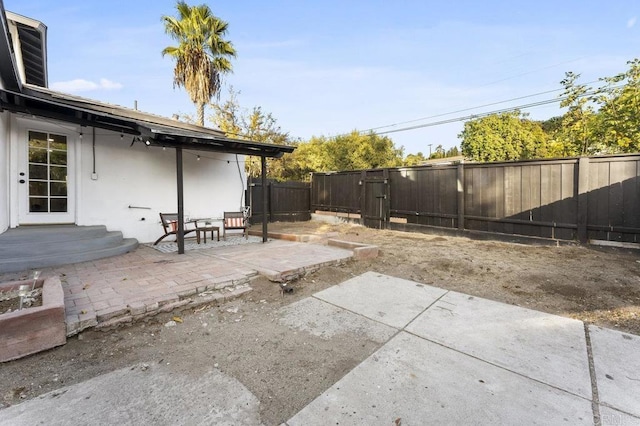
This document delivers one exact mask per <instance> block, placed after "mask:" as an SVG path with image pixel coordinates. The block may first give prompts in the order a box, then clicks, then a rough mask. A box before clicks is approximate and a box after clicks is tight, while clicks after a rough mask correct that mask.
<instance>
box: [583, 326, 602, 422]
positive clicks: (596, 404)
mask: <svg viewBox="0 0 640 426" xmlns="http://www.w3.org/2000/svg"><path fill="white" fill-rule="evenodd" d="M582 324H583V326H584V338H585V340H586V344H587V361H588V362H589V376H590V377H591V409H592V410H593V424H594V425H595V426H600V425H601V424H602V418H601V417H600V396H599V395H598V379H597V378H596V366H595V363H594V361H593V348H592V347H591V335H590V334H589V326H588V325H587V324H586V323H582Z"/></svg>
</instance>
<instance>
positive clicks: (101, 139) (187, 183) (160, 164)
mask: <svg viewBox="0 0 640 426" xmlns="http://www.w3.org/2000/svg"><path fill="white" fill-rule="evenodd" d="M96 133H97V136H96V149H95V159H96V174H97V179H95V180H94V179H92V174H93V149H92V141H91V131H90V130H89V131H85V132H84V137H83V139H82V142H81V144H80V145H81V146H80V156H81V159H82V160H81V171H80V173H79V176H78V180H79V184H80V185H79V191H78V199H77V205H78V220H77V223H78V225H106V226H107V229H109V230H119V231H122V233H123V234H124V236H125V237H132V238H137V239H138V240H139V241H140V242H153V241H155V240H156V239H157V238H158V237H159V236H160V235H162V227H161V225H160V217H159V213H160V212H162V213H175V212H177V208H178V207H177V181H176V152H175V150H174V149H169V148H167V149H166V150H163V149H162V148H155V147H147V146H145V145H143V144H142V143H140V142H136V143H135V144H134V145H133V146H130V145H131V139H132V137H131V136H126V135H125V136H124V137H122V138H121V137H120V134H117V133H110V132H108V131H104V130H100V129H96ZM197 155H200V160H198V159H197ZM239 160H240V162H241V163H240V165H241V167H240V169H241V171H242V180H241V177H240V175H239V173H238V168H237V165H236V163H235V161H236V158H235V155H229V154H214V153H207V152H193V151H183V167H184V209H185V214H188V215H189V216H190V217H191V218H196V217H198V218H203V217H213V218H221V217H222V213H223V212H224V211H237V210H238V209H239V208H240V207H241V205H242V202H243V200H244V198H243V188H244V185H246V183H243V182H246V177H245V175H244V167H243V163H242V161H244V159H243V158H242V156H239ZM130 206H131V207H143V209H140V208H131V207H130Z"/></svg>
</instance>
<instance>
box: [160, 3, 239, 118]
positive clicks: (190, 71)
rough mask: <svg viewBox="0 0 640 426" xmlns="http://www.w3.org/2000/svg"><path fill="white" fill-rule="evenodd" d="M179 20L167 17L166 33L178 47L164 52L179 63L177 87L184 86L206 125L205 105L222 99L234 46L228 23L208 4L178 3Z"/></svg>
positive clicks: (166, 48)
mask: <svg viewBox="0 0 640 426" xmlns="http://www.w3.org/2000/svg"><path fill="white" fill-rule="evenodd" d="M176 8H177V10H178V17H173V16H163V17H162V21H163V23H164V28H165V32H166V33H167V34H168V35H169V36H170V37H171V38H172V39H174V40H175V41H177V42H178V45H177V46H168V47H165V48H164V49H163V50H162V56H165V55H169V56H171V57H172V58H174V59H175V60H176V66H175V68H174V75H173V85H174V87H176V86H178V87H184V88H185V89H186V90H187V93H188V94H189V96H190V98H191V101H192V102H193V103H194V104H195V105H196V109H197V121H198V124H200V125H201V126H203V125H204V106H205V105H206V104H207V103H208V102H210V101H211V98H213V97H214V96H215V97H218V96H219V94H220V87H221V82H222V75H223V74H226V73H229V72H231V71H232V65H231V61H230V58H232V57H235V55H236V50H235V48H234V47H233V44H232V43H231V42H229V41H227V40H225V39H224V38H223V37H224V36H225V35H226V33H227V29H228V23H227V22H225V21H223V20H221V19H219V18H218V17H216V16H215V15H213V13H212V12H211V9H210V8H209V6H207V5H204V4H203V5H200V6H189V5H187V4H186V3H185V2H183V1H178V3H177V5H176Z"/></svg>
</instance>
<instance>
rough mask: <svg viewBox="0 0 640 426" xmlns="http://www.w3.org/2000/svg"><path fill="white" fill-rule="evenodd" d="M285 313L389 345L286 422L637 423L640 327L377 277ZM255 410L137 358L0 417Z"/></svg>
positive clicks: (132, 416)
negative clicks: (630, 330) (622, 327)
mask: <svg viewBox="0 0 640 426" xmlns="http://www.w3.org/2000/svg"><path fill="white" fill-rule="evenodd" d="M143 253H146V252H143ZM203 258H207V259H209V260H211V258H215V256H211V255H210V254H209V255H206V256H203ZM279 314H280V317H279V321H280V322H281V323H283V324H286V325H287V326H289V327H290V328H292V329H297V330H300V331H302V332H308V333H311V334H313V335H315V336H318V337H319V338H330V337H331V336H335V335H339V334H345V335H349V334H350V333H351V334H352V333H358V334H362V335H364V336H367V338H368V339H371V340H372V341H375V342H378V343H380V344H381V347H380V349H379V350H377V351H376V352H375V353H373V354H372V355H371V356H369V357H368V358H367V359H366V360H364V361H363V362H362V363H361V364H359V365H358V366H357V367H356V368H354V369H353V370H352V371H351V372H349V373H348V374H347V375H345V376H344V377H343V378H342V379H340V380H339V381H338V382H337V383H335V384H334V385H333V386H331V387H330V388H329V389H327V390H326V391H325V392H323V393H322V394H321V395H320V396H318V397H317V398H316V399H315V400H314V401H312V402H311V403H310V404H308V405H307V406H306V407H305V408H303V409H302V410H301V411H300V412H298V413H297V414H296V415H295V416H293V417H292V418H291V419H289V420H288V421H287V422H286V424H287V425H289V426H297V425H326V424H340V425H362V424H383V425H384V424H388V425H394V424H395V425H404V426H407V425H423V424H487V425H488V424H545V425H546V424H571V425H573V424H586V425H640V397H639V396H638V395H640V377H639V373H638V371H640V368H639V362H638V359H639V358H638V353H640V336H635V335H631V334H626V333H620V332H617V331H614V330H608V329H603V328H600V327H591V326H585V325H583V324H582V323H580V322H578V321H575V320H572V319H569V318H563V317H558V316H554V315H549V314H545V313H540V312H537V311H532V310H529V309H524V308H520V307H516V306H511V305H506V304H502V303H497V302H493V301H490V300H486V299H481V298H477V297H473V296H468V295H464V294H461V293H456V292H450V291H447V290H443V289H439V288H435V287H431V286H426V285H423V284H418V283H415V282H412V281H407V280H401V279H396V278H393V277H388V276H385V275H381V274H377V273H375V272H368V273H365V274H363V275H361V276H359V277H356V278H353V279H351V280H348V281H345V282H344V283H342V284H339V285H337V286H333V287H330V288H328V289H325V290H323V291H321V292H319V293H316V294H315V295H314V296H312V297H309V298H306V299H302V300H299V301H297V302H295V303H293V304H291V305H288V306H285V307H283V308H282V309H281V310H280V311H279ZM214 388H215V390H216V391H215V392H214V391H211V390H212V389H214ZM185 389H188V391H187V392H185ZM220 389H221V391H220ZM227 392H228V395H227ZM185 395H187V396H186V397H184V396H185ZM60 407H63V409H60ZM68 413H75V417H72V418H71V419H70V416H69V414H68ZM78 413H80V415H81V416H85V417H78ZM256 413H257V400H256V399H255V397H254V396H253V395H251V394H250V392H249V391H248V390H247V389H246V388H244V387H243V386H242V385H241V384H239V383H238V382H237V381H235V380H233V379H232V378H229V377H226V376H224V375H222V374H221V373H220V372H219V371H217V370H212V371H210V372H208V373H207V374H204V375H202V374H200V373H198V374H196V375H191V374H188V373H187V375H185V373H184V372H173V371H171V370H168V367H166V366H156V367H154V368H149V370H148V371H147V368H145V366H141V365H136V366H133V367H132V368H130V369H127V370H120V371H116V372H113V373H109V374H106V375H104V376H100V377H96V378H94V379H91V380H89V381H87V382H85V383H81V384H77V385H73V386H70V387H67V388H63V389H60V390H57V391H54V392H51V393H49V394H46V395H43V396H41V397H39V398H36V399H33V400H30V401H26V402H24V403H22V404H19V405H16V406H12V407H9V408H7V409H4V410H0V425H4V424H12V425H13V424H35V423H38V422H40V421H43V420H44V419H46V421H47V423H48V424H60V425H67V424H85V423H86V424H112V423H121V424H139V423H140V422H142V423H154V424H214V423H215V424H257V423H258V422H259V419H258V418H257V417H256ZM112 416H116V417H112ZM183 416H184V417H183ZM219 422H220V423H219ZM225 422H226V423H225Z"/></svg>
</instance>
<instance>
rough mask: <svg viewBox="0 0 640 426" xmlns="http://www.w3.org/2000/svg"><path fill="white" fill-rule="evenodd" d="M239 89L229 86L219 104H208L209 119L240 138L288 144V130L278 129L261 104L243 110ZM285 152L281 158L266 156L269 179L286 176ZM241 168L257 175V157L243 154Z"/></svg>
mask: <svg viewBox="0 0 640 426" xmlns="http://www.w3.org/2000/svg"><path fill="white" fill-rule="evenodd" d="M238 95H239V92H236V91H234V90H233V87H230V88H229V97H228V98H227V99H226V100H225V101H224V102H223V103H219V104H212V105H211V107H212V108H213V112H214V113H213V115H212V117H211V121H212V122H213V123H215V125H216V126H218V128H219V129H220V130H222V131H223V132H225V134H226V135H227V136H230V137H235V138H244V139H247V140H251V141H254V142H262V143H271V144H277V145H291V144H292V142H291V141H290V138H289V134H288V133H287V132H284V131H282V129H281V128H280V126H279V125H278V123H277V120H276V119H275V118H274V117H273V115H272V114H271V113H270V112H264V111H263V110H262V108H261V107H259V106H256V107H253V109H252V110H251V111H247V110H245V109H242V108H241V107H240V102H239V101H238ZM288 162H289V155H285V156H283V157H282V158H269V159H268V160H267V170H268V172H269V177H270V178H272V179H278V180H284V179H286V176H288V174H289V172H288V171H287V164H288ZM245 170H246V172H247V175H248V176H249V177H258V176H260V175H261V173H262V171H261V161H260V159H259V158H256V157H247V159H246V161H245Z"/></svg>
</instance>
